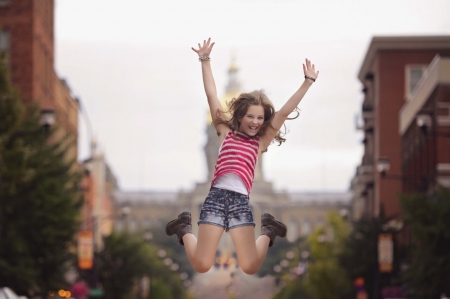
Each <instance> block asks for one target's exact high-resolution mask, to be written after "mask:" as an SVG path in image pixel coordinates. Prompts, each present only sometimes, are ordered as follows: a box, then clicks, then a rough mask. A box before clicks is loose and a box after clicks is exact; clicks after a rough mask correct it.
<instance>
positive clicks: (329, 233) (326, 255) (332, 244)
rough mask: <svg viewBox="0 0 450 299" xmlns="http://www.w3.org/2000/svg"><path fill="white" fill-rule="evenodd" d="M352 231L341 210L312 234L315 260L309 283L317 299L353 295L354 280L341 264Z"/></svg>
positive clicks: (308, 279)
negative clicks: (345, 244)
mask: <svg viewBox="0 0 450 299" xmlns="http://www.w3.org/2000/svg"><path fill="white" fill-rule="evenodd" d="M348 232H349V228H348V225H347V223H346V221H345V220H344V219H342V217H341V216H340V215H339V214H338V213H336V212H331V213H330V214H328V219H327V223H326V224H325V226H320V227H317V228H316V229H315V230H314V232H313V233H312V234H311V235H310V236H309V237H308V242H309V247H310V249H311V258H312V262H311V263H310V265H309V269H308V275H307V281H306V283H307V288H308V290H309V293H310V294H311V295H312V296H313V297H314V298H317V299H337V298H345V297H348V296H349V293H350V291H351V283H350V281H349V279H348V278H347V275H346V272H345V270H344V268H342V267H341V266H340V264H339V256H340V254H342V252H343V250H344V242H345V239H346V238H347V236H348Z"/></svg>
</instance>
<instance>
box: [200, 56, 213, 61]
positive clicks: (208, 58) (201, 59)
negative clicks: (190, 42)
mask: <svg viewBox="0 0 450 299" xmlns="http://www.w3.org/2000/svg"><path fill="white" fill-rule="evenodd" d="M198 60H199V61H208V60H211V58H210V57H209V56H199V57H198Z"/></svg>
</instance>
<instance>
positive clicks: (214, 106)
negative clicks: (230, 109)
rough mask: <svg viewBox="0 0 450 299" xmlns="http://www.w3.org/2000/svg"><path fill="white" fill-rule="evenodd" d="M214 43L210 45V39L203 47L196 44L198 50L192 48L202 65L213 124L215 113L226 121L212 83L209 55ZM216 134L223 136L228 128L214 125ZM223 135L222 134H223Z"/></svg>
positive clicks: (214, 85)
mask: <svg viewBox="0 0 450 299" xmlns="http://www.w3.org/2000/svg"><path fill="white" fill-rule="evenodd" d="M214 44H215V43H211V38H208V41H206V40H204V41H203V46H201V45H200V44H198V50H197V49H194V48H192V50H193V51H194V52H196V53H197V54H198V56H199V59H200V61H201V64H202V76H203V86H204V88H205V93H206V97H207V99H208V104H209V109H210V112H211V119H212V120H213V123H214V122H215V120H216V119H217V117H218V115H217V112H218V111H219V113H220V114H219V116H220V118H222V119H224V120H225V119H226V118H225V115H224V113H223V109H222V104H221V103H220V101H219V98H218V97H217V90H216V83H215V82H214V76H213V73H212V70H211V62H210V60H209V55H210V53H211V51H212V48H213V46H214ZM202 57H208V58H207V59H202ZM215 128H216V131H217V133H219V135H221V136H225V135H226V133H227V131H228V130H229V128H228V127H227V126H226V125H224V124H218V125H215ZM223 133H224V134H223Z"/></svg>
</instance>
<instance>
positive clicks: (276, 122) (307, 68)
mask: <svg viewBox="0 0 450 299" xmlns="http://www.w3.org/2000/svg"><path fill="white" fill-rule="evenodd" d="M305 63H306V65H305V64H303V72H304V73H305V81H303V84H302V85H301V86H300V88H299V89H298V90H297V91H296V92H295V93H294V94H293V95H292V96H291V98H290V99H289V100H288V101H287V102H286V103H285V104H284V105H283V107H281V109H280V110H279V111H278V112H277V113H276V114H275V117H274V118H273V120H272V122H271V125H272V128H270V129H268V130H267V132H266V134H265V135H264V136H263V137H262V138H261V142H262V145H263V149H262V150H265V149H266V148H267V147H268V146H269V145H270V143H271V142H272V140H273V139H274V138H275V136H276V135H277V133H278V131H279V130H280V128H281V126H282V125H283V124H284V122H285V120H286V119H287V118H288V116H289V114H291V113H292V112H293V111H294V110H295V108H296V107H297V106H298V104H300V101H301V100H302V99H303V96H304V95H305V94H306V92H307V91H308V89H309V88H310V87H311V85H312V84H313V83H314V81H315V79H317V77H318V76H319V71H317V72H316V68H315V66H314V64H311V61H310V60H308V59H305Z"/></svg>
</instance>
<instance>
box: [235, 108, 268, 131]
mask: <svg viewBox="0 0 450 299" xmlns="http://www.w3.org/2000/svg"><path fill="white" fill-rule="evenodd" d="M239 121H240V123H241V124H240V126H239V131H241V132H242V133H245V134H247V135H249V136H255V135H256V134H258V132H259V129H260V128H261V126H262V125H263V123H264V108H263V106H261V105H251V106H249V107H248V109H247V113H245V115H244V117H242V118H241V119H239Z"/></svg>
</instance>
